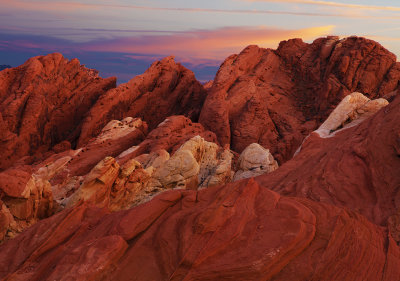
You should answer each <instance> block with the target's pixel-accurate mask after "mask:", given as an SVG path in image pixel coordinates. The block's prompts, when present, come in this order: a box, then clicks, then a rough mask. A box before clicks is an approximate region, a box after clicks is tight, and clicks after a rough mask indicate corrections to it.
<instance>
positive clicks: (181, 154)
mask: <svg viewBox="0 0 400 281" xmlns="http://www.w3.org/2000/svg"><path fill="white" fill-rule="evenodd" d="M232 157H233V155H232V153H231V152H230V151H229V150H221V149H220V148H219V147H218V145H216V144H215V143H211V142H207V141H205V140H204V139H203V138H202V137H200V136H195V137H193V138H191V139H190V140H188V141H187V142H185V143H184V144H183V145H182V146H181V147H180V148H179V149H178V150H177V151H176V152H175V154H174V155H173V156H172V157H171V158H170V159H169V160H167V161H165V162H164V163H163V164H162V165H160V166H159V167H158V168H156V169H155V171H154V173H153V178H154V180H152V181H151V185H152V186H153V187H154V188H160V186H159V185H161V186H162V187H163V188H190V189H197V188H199V187H200V188H202V187H207V186H211V185H216V184H223V183H225V182H228V181H230V180H231V164H232ZM162 159H163V160H165V159H166V156H164V157H163V158H162ZM161 162H162V161H161ZM154 163H156V162H153V165H154Z"/></svg>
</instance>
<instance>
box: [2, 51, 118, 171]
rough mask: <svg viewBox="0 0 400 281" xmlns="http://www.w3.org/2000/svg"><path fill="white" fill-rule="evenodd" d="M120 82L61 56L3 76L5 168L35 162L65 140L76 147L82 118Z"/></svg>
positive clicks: (34, 60)
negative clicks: (21, 161) (101, 76)
mask: <svg viewBox="0 0 400 281" xmlns="http://www.w3.org/2000/svg"><path fill="white" fill-rule="evenodd" d="M115 84H116V80H115V78H107V79H102V78H100V77H98V75H97V71H95V70H92V69H88V68H86V67H84V66H82V65H80V63H79V61H78V60H77V59H73V60H68V59H66V58H64V57H63V56H62V55H61V54H50V55H47V56H41V57H34V58H31V59H29V60H28V61H27V62H26V63H24V64H23V65H21V66H19V67H15V68H9V69H6V70H3V71H1V72H0V131H1V133H0V151H1V155H0V169H1V170H4V169H6V168H8V167H10V165H12V164H14V163H15V161H17V160H18V159H20V158H21V157H26V159H25V161H24V162H25V163H27V164H32V162H34V161H36V160H38V159H44V158H45V157H46V153H49V151H51V149H52V147H53V146H55V145H57V144H58V143H60V142H62V141H68V142H70V143H72V144H73V145H75V144H76V141H77V138H78V137H79V134H80V129H81V125H80V124H81V122H82V119H83V118H84V117H85V115H86V114H87V112H88V110H89V109H90V107H91V106H92V104H93V102H94V101H96V100H97V99H98V98H99V96H101V95H102V94H104V93H105V92H106V91H107V90H109V89H111V88H113V87H115Z"/></svg>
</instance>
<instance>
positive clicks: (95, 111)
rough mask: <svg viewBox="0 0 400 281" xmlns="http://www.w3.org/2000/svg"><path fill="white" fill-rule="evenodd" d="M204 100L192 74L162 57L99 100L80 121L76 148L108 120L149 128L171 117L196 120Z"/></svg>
mask: <svg viewBox="0 0 400 281" xmlns="http://www.w3.org/2000/svg"><path fill="white" fill-rule="evenodd" d="M205 97H206V91H205V90H204V88H203V86H202V85H201V84H200V83H199V82H198V81H197V80H196V78H195V76H194V74H193V72H191V71H190V70H188V69H186V68H185V67H183V66H182V65H181V64H179V63H176V62H175V61H174V58H173V57H167V58H164V59H163V60H161V61H158V62H155V63H153V64H152V65H151V67H150V68H149V69H148V70H147V71H146V72H145V73H144V74H142V75H138V76H136V77H135V78H133V79H132V80H131V81H129V82H128V83H125V84H122V85H120V86H118V87H117V88H115V89H112V90H110V91H108V92H107V93H106V94H104V95H102V96H101V97H100V98H99V100H98V101H97V102H96V104H95V105H94V106H93V107H92V108H91V109H90V112H89V114H88V116H87V117H86V119H85V121H84V122H83V127H82V134H81V136H80V139H79V146H81V145H83V144H85V143H86V142H87V141H88V140H89V139H90V138H91V137H94V136H95V135H97V133H98V132H99V131H100V130H101V129H102V128H103V127H104V126H105V125H106V124H107V122H108V121H109V120H111V119H117V120H120V119H122V118H125V117H138V118H141V119H142V120H143V121H145V122H146V123H147V124H148V125H149V128H150V129H154V128H155V127H156V126H157V125H158V124H159V123H161V122H162V121H163V120H164V119H165V118H166V117H168V116H171V115H185V116H187V117H188V118H190V119H192V120H193V121H197V119H198V116H199V114H200V110H201V107H202V105H203V102H204V99H205ZM99 112H101V114H99Z"/></svg>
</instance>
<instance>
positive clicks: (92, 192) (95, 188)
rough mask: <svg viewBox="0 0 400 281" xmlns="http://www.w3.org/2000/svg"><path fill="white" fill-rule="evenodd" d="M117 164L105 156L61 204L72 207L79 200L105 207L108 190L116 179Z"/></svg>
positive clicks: (108, 194)
mask: <svg viewBox="0 0 400 281" xmlns="http://www.w3.org/2000/svg"><path fill="white" fill-rule="evenodd" d="M118 173H119V165H118V163H117V162H116V161H115V159H114V158H112V157H106V158H104V159H103V160H102V161H100V162H99V163H98V164H97V165H96V166H95V167H94V168H93V169H92V170H91V171H90V173H89V174H88V175H86V176H85V179H84V182H83V183H82V185H81V186H80V188H79V189H78V190H77V191H76V192H75V193H74V194H73V195H72V196H71V197H69V198H67V199H65V200H64V202H62V204H65V206H66V207H72V206H75V205H77V204H78V203H79V202H81V201H83V202H90V203H92V204H94V205H96V206H98V207H105V206H108V204H109V198H110V190H111V187H112V185H113V183H114V181H115V180H116V179H117V177H118Z"/></svg>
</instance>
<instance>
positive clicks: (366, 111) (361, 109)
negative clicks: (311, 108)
mask: <svg viewBox="0 0 400 281" xmlns="http://www.w3.org/2000/svg"><path fill="white" fill-rule="evenodd" d="M388 104H389V102H388V101H387V100H385V99H383V98H379V99H376V100H370V99H369V98H367V97H366V96H364V95H363V94H361V93H357V92H355V93H352V94H350V95H348V96H346V97H345V98H344V99H343V100H342V101H341V102H340V103H339V104H338V106H337V107H336V108H335V109H334V110H333V111H332V113H331V114H330V115H329V117H328V118H327V119H326V120H325V122H324V123H322V125H321V126H320V127H319V128H318V130H316V131H315V132H316V133H318V134H319V135H320V136H321V137H328V136H329V135H330V134H331V133H333V132H335V131H336V130H337V129H338V128H340V127H342V128H345V127H348V126H350V125H351V126H354V125H355V124H357V123H359V122H361V121H363V120H364V119H365V118H367V117H369V116H372V115H373V114H374V113H376V112H377V111H378V110H380V109H381V108H382V107H385V106H386V105H388ZM355 120H357V122H354V121H355Z"/></svg>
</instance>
